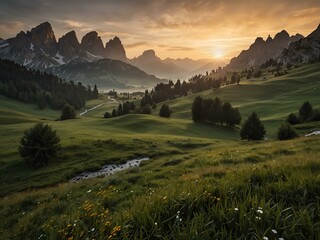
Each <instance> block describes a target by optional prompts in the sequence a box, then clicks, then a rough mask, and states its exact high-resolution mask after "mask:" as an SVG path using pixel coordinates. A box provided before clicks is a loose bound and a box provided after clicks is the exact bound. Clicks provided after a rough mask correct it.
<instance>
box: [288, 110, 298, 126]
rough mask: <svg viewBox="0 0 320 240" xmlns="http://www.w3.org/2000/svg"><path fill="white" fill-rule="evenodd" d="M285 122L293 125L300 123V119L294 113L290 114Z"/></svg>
mask: <svg viewBox="0 0 320 240" xmlns="http://www.w3.org/2000/svg"><path fill="white" fill-rule="evenodd" d="M286 122H287V123H290V124H291V125H295V124H298V123H300V119H299V118H298V117H297V115H295V114H294V113H290V114H289V115H288V117H287V119H286Z"/></svg>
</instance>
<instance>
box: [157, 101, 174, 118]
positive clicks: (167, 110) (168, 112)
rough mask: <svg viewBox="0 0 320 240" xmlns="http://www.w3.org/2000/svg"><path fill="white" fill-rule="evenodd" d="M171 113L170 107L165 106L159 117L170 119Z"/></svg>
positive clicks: (161, 109)
mask: <svg viewBox="0 0 320 240" xmlns="http://www.w3.org/2000/svg"><path fill="white" fill-rule="evenodd" d="M171 112H172V111H171V109H170V108H169V106H168V105H167V104H163V105H162V107H161V108H160V111H159V116H160V117H166V118H169V117H170V116H171Z"/></svg>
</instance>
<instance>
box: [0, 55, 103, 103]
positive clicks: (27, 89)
mask: <svg viewBox="0 0 320 240" xmlns="http://www.w3.org/2000/svg"><path fill="white" fill-rule="evenodd" d="M0 94H2V95H4V96H6V97H9V98H13V99H16V100H19V101H22V102H25V103H33V104H37V105H38V106H39V108H40V109H43V108H45V107H47V106H49V107H51V108H53V109H62V108H63V107H64V105H65V104H66V103H68V104H70V105H72V106H74V107H75V108H76V109H80V108H81V107H83V106H84V105H85V102H86V100H89V99H95V98H98V95H99V94H98V89H97V86H94V89H93V90H91V88H90V86H87V87H85V86H83V85H82V84H81V83H80V82H79V83H78V84H75V83H74V82H73V81H70V82H67V81H65V80H62V79H59V78H58V77H56V76H54V75H52V74H47V73H45V72H40V71H35V70H32V69H27V68H25V67H23V66H20V65H18V64H16V63H14V62H12V61H9V60H0Z"/></svg>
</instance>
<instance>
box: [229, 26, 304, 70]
mask: <svg viewBox="0 0 320 240" xmlns="http://www.w3.org/2000/svg"><path fill="white" fill-rule="evenodd" d="M302 37H303V36H302V35H300V34H296V35H295V36H291V37H290V35H289V34H288V33H287V32H286V31H285V30H283V31H281V32H279V33H277V34H276V35H275V37H274V38H273V39H272V38H271V37H270V35H269V37H268V38H267V39H266V41H265V40H263V38H261V37H258V38H256V40H255V42H254V43H253V44H252V45H251V46H250V47H249V49H248V50H244V51H242V52H241V53H240V54H239V56H237V57H235V58H233V59H231V61H230V64H229V65H228V66H227V68H228V69H231V70H232V69H244V68H249V67H252V66H258V65H261V64H263V63H265V62H266V61H267V60H269V59H270V58H277V57H278V56H279V55H280V54H281V52H282V51H283V49H284V48H286V47H288V46H289V44H290V43H291V42H295V41H298V40H300V39H301V38H302Z"/></svg>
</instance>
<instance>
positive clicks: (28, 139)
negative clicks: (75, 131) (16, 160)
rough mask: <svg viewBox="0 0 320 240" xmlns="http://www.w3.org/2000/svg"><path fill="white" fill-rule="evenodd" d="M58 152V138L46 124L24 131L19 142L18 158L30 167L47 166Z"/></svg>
mask: <svg viewBox="0 0 320 240" xmlns="http://www.w3.org/2000/svg"><path fill="white" fill-rule="evenodd" d="M60 150H61V146H60V138H59V137H58V136H57V134H56V131H53V130H52V128H51V126H49V125H47V124H43V123H38V124H36V125H35V126H34V127H32V128H30V129H28V130H26V131H25V132H24V135H23V137H22V138H21V140H20V146H19V153H20V156H21V157H22V158H23V159H24V161H25V162H26V163H27V164H28V165H30V166H32V167H44V166H46V165H48V164H49V161H50V160H52V159H55V158H56V157H57V155H58V153H59V151H60Z"/></svg>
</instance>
